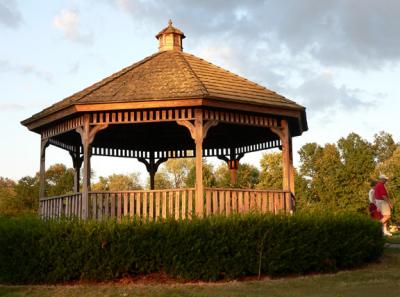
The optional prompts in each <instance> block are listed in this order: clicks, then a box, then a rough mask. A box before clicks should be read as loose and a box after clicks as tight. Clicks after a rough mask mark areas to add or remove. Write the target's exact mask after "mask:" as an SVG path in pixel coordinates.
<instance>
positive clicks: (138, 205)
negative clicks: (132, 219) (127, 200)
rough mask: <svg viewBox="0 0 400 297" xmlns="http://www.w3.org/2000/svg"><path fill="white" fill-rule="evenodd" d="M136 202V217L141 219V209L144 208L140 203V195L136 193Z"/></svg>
mask: <svg viewBox="0 0 400 297" xmlns="http://www.w3.org/2000/svg"><path fill="white" fill-rule="evenodd" d="M135 202H136V217H137V218H138V219H140V218H141V213H140V209H141V206H142V203H141V202H140V193H135Z"/></svg>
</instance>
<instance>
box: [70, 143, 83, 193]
mask: <svg viewBox="0 0 400 297" xmlns="http://www.w3.org/2000/svg"><path fill="white" fill-rule="evenodd" d="M69 154H70V155H71V158H72V165H73V166H74V188H73V191H74V193H79V181H80V179H81V174H80V172H81V167H82V162H83V158H82V157H81V156H80V154H79V146H78V147H77V148H76V152H69Z"/></svg>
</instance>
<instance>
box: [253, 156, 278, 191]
mask: <svg viewBox="0 0 400 297" xmlns="http://www.w3.org/2000/svg"><path fill="white" fill-rule="evenodd" d="M260 166H261V172H260V181H259V183H258V185H257V188H259V189H276V190H280V189H282V179H283V172H282V170H283V169H282V168H283V167H282V155H281V153H270V154H267V153H264V154H263V155H262V158H261V160H260Z"/></svg>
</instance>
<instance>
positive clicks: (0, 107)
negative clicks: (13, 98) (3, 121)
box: [0, 102, 26, 111]
mask: <svg viewBox="0 0 400 297" xmlns="http://www.w3.org/2000/svg"><path fill="white" fill-rule="evenodd" d="M23 109H26V106H24V105H21V104H15V103H10V102H5V103H0V111H15V110H23Z"/></svg>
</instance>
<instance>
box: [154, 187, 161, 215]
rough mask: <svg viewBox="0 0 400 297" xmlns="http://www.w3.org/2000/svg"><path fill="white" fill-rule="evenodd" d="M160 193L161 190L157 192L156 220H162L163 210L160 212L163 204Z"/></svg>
mask: <svg viewBox="0 0 400 297" xmlns="http://www.w3.org/2000/svg"><path fill="white" fill-rule="evenodd" d="M160 195H161V193H160V192H156V214H155V220H156V221H158V220H160V214H161V212H160V211H161V209H160V206H161V201H160Z"/></svg>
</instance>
